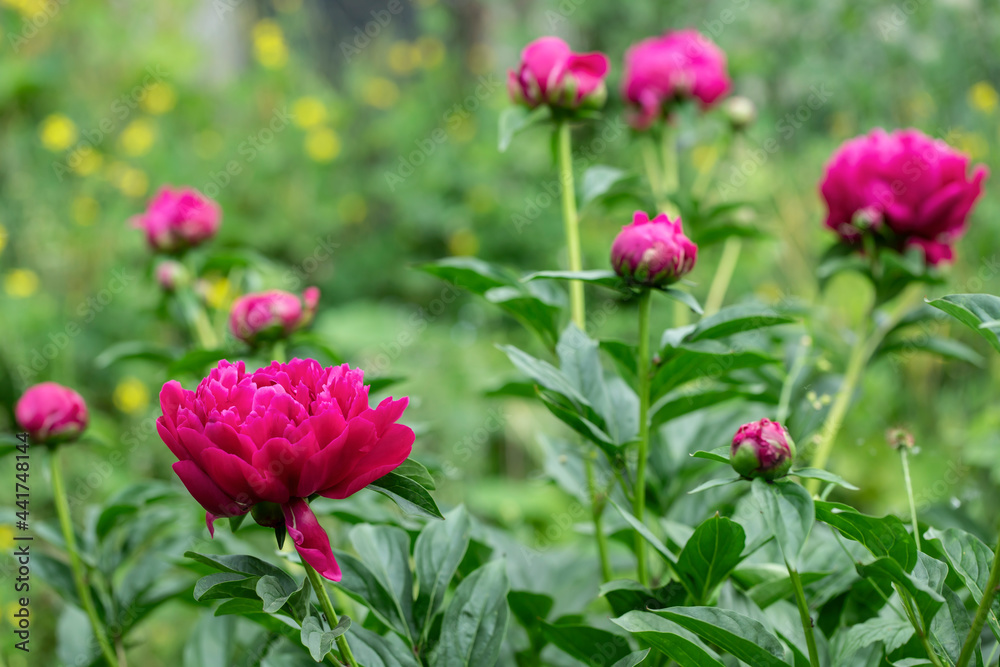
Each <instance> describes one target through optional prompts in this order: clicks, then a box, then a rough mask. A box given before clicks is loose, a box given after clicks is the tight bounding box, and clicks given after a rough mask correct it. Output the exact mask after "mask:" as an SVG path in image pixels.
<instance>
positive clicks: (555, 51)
mask: <svg viewBox="0 0 1000 667" xmlns="http://www.w3.org/2000/svg"><path fill="white" fill-rule="evenodd" d="M607 73H608V57H607V56H606V55H604V54H603V53H573V52H572V51H570V48H569V46H568V45H567V44H566V42H564V41H562V40H561V39H559V38H558V37H542V38H540V39H536V40H535V41H534V42H532V43H531V44H528V46H526V47H525V48H524V51H522V52H521V63H520V65H518V68H517V71H514V70H510V71H508V73H507V90H508V92H509V93H510V97H511V99H512V100H513V101H514V102H515V103H517V104H524V105H526V106H528V107H529V108H531V109H534V108H535V107H537V106H540V105H542V104H548V105H550V106H553V107H557V108H563V109H578V108H580V107H582V106H587V107H591V108H596V107H600V106H602V105H603V104H604V100H605V99H606V97H607V89H606V87H605V85H604V77H605V76H607Z"/></svg>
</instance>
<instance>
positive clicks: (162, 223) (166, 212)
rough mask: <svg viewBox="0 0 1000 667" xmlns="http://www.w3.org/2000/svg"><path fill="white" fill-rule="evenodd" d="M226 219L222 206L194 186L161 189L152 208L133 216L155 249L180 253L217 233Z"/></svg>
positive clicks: (135, 224)
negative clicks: (223, 216)
mask: <svg viewBox="0 0 1000 667" xmlns="http://www.w3.org/2000/svg"><path fill="white" fill-rule="evenodd" d="M221 219H222V209H220V208H219V205H218V204H217V203H215V202H214V201H212V200H211V199H208V198H207V197H205V196H204V195H202V194H201V193H200V192H198V191H197V190H194V189H192V188H180V189H177V190H173V189H171V188H169V187H165V188H161V189H160V191H159V192H157V193H156V196H155V197H154V198H153V201H151V202H150V204H149V208H147V209H146V212H145V213H143V214H142V215H138V216H136V217H135V218H133V219H132V226H133V227H135V228H136V229H141V230H143V231H145V232H146V240H147V241H148V242H149V245H150V247H151V248H152V249H153V250H156V251H159V252H169V253H173V252H179V251H182V250H187V249H188V248H193V247H194V246H196V245H199V244H200V243H202V242H203V241H207V240H208V239H210V238H212V237H213V236H215V233H216V232H217V231H218V230H219V223H220V221H221Z"/></svg>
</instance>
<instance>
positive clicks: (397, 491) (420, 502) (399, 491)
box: [366, 472, 444, 519]
mask: <svg viewBox="0 0 1000 667" xmlns="http://www.w3.org/2000/svg"><path fill="white" fill-rule="evenodd" d="M366 488H369V489H371V490H372V491H377V492H379V493H381V494H382V495H383V496H387V497H388V498H390V499H391V500H392V501H393V502H394V503H396V504H397V505H399V509H401V510H403V511H404V512H406V513H407V514H417V515H420V516H426V517H430V518H432V519H443V518H444V517H443V516H442V515H441V510H439V509H438V506H437V503H435V502H434V498H432V497H431V494H430V493H429V492H428V491H427V489H425V488H424V487H422V486H420V484H419V483H418V482H416V481H414V480H412V479H410V478H409V477H403V476H402V475H398V474H396V473H395V472H390V473H388V474H387V475H385V476H383V477H380V478H378V479H377V480H375V481H374V482H372V483H371V484H369V485H368V486H367V487H366Z"/></svg>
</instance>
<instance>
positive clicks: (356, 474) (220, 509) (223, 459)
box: [156, 359, 414, 581]
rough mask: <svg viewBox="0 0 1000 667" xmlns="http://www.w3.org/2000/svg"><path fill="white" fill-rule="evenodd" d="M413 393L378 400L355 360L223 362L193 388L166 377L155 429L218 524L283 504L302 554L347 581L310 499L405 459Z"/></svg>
mask: <svg viewBox="0 0 1000 667" xmlns="http://www.w3.org/2000/svg"><path fill="white" fill-rule="evenodd" d="M408 400H409V399H407V398H402V399H399V400H393V399H392V398H387V399H385V400H384V401H382V402H381V403H379V404H378V405H377V406H376V407H374V408H371V407H369V405H368V387H367V386H366V385H365V384H364V373H363V372H362V371H361V370H360V369H353V370H352V369H351V368H350V367H349V366H347V365H346V364H344V365H343V366H334V367H331V368H323V367H322V366H320V365H319V363H318V362H316V361H314V360H312V359H305V360H303V359H292V360H291V361H290V362H288V363H287V364H281V363H278V362H274V363H272V364H271V365H270V366H266V367H264V368H261V369H259V370H257V371H254V372H253V373H247V372H246V370H245V367H244V365H243V362H242V361H241V362H238V363H236V364H231V363H229V362H228V361H220V362H219V365H218V366H217V367H216V368H215V369H213V370H212V372H211V373H210V374H209V375H208V377H206V378H205V379H204V380H202V381H201V383H200V384H199V385H198V388H197V389H195V390H194V391H186V390H184V389H183V388H182V387H181V385H180V383H178V382H177V381H175V380H171V381H170V382H167V383H166V384H165V385H163V390H162V391H161V392H160V406H161V408H162V410H163V416H162V417H160V418H159V419H157V421H156V428H157V431H159V434H160V437H161V438H162V439H163V442H164V443H165V444H166V445H167V447H169V448H170V451H171V452H173V453H174V455H175V456H176V457H177V458H178V462H177V463H175V464H174V466H173V468H174V472H176V473H177V476H178V477H180V479H181V481H182V482H183V483H184V486H185V487H187V489H188V491H189V492H190V493H191V495H192V496H193V497H194V499H195V500H197V501H198V502H199V503H200V504H201V505H202V507H204V508H205V510H206V511H207V512H208V514H207V516H206V520H207V523H208V527H209V530H210V531H212V522H213V521H215V520H216V519H218V518H221V517H231V516H239V515H242V514H245V513H246V512H248V511H249V510H250V509H251V508H253V506H254V505H256V504H258V503H264V502H266V503H276V504H277V505H278V506H280V508H281V512H282V514H283V516H284V522H285V526H286V528H287V530H288V534H289V535H290V536H291V537H292V540H293V541H294V542H295V547H296V549H298V552H299V554H300V555H301V556H302V559H303V560H304V561H305V562H307V563H309V564H310V565H312V566H313V567H314V568H316V570H317V571H318V572H319V573H320V574H322V575H323V576H324V577H326V578H327V579H331V580H333V581H339V580H340V568H339V567H338V565H337V561H336V560H335V559H334V557H333V552H332V550H331V548H330V539H329V537H328V536H327V534H326V531H325V530H323V527H322V526H321V525H320V524H319V521H318V520H317V519H316V516H315V514H313V512H312V510H311V509H310V507H309V503H308V498H309V497H310V496H311V495H313V494H316V493H318V494H319V495H321V496H324V497H326V498H335V499H343V498H347V497H348V496H350V495H352V494H354V493H356V492H357V491H359V490H361V489H363V488H364V487H366V486H367V485H368V484H370V483H371V482H373V481H375V480H377V479H378V478H380V477H382V476H384V475H386V474H387V473H389V472H391V471H392V470H394V469H395V468H397V467H398V466H399V465H400V464H401V463H402V462H403V461H404V460H406V458H407V457H408V456H409V455H410V450H411V449H412V446H413V440H414V434H413V430H412V429H410V428H409V427H407V426H403V425H402V424H397V423H396V422H397V421H398V420H399V418H400V417H401V416H402V414H403V411H404V410H405V409H406V405H407V403H408ZM265 507H266V506H265ZM265 514H266V512H265ZM267 523H271V522H267ZM212 532H213V534H214V531H212Z"/></svg>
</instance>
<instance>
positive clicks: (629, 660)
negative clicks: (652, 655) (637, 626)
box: [611, 648, 651, 667]
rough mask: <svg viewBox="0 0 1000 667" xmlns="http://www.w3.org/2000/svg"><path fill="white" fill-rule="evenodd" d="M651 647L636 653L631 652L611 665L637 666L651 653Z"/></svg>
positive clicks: (614, 666) (618, 666) (622, 666)
mask: <svg viewBox="0 0 1000 667" xmlns="http://www.w3.org/2000/svg"><path fill="white" fill-rule="evenodd" d="M650 650H651V649H648V648H647V649H645V650H643V651H636V652H634V653H629V654H628V655H627V656H625V657H624V658H622V659H621V660H619V661H618V662H616V663H615V664H613V665H611V667H635V666H636V665H638V664H639V663H641V662H642V661H643V660H645V659H646V657H647V656H648V655H649V652H650Z"/></svg>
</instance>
